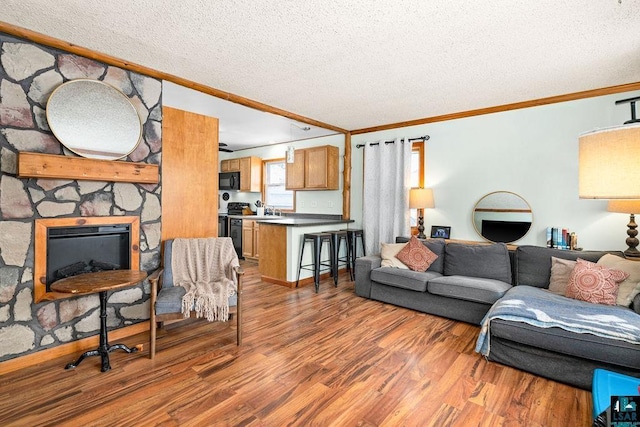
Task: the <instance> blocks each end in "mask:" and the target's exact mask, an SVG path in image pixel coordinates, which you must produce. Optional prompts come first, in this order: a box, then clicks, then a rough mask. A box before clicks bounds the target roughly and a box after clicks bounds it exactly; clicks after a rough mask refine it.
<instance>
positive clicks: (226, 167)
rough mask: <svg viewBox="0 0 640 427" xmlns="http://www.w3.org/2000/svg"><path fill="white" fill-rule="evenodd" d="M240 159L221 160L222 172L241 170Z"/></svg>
mask: <svg viewBox="0 0 640 427" xmlns="http://www.w3.org/2000/svg"><path fill="white" fill-rule="evenodd" d="M239 171H240V159H229V160H223V161H221V162H220V172H239Z"/></svg>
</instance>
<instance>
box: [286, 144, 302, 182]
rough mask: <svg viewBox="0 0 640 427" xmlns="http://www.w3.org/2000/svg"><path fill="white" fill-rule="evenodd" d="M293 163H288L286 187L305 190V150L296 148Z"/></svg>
mask: <svg viewBox="0 0 640 427" xmlns="http://www.w3.org/2000/svg"><path fill="white" fill-rule="evenodd" d="M293 160H294V162H293V163H287V164H286V165H287V168H286V181H285V187H286V188H287V190H304V150H295V151H294V153H293Z"/></svg>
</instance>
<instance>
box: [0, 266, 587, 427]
mask: <svg viewBox="0 0 640 427" xmlns="http://www.w3.org/2000/svg"><path fill="white" fill-rule="evenodd" d="M244 268H245V271H246V274H245V280H244V284H245V292H244V316H245V317H244V319H245V320H244V342H243V345H242V346H241V347H237V346H236V344H235V328H234V327H232V326H229V324H228V323H227V324H221V323H216V324H209V323H207V322H204V321H194V322H192V321H185V322H180V323H178V324H174V325H169V326H168V327H167V328H166V333H162V332H160V334H159V339H158V352H157V354H156V358H155V359H154V360H153V361H152V360H150V359H148V357H147V349H148V342H147V340H148V338H147V334H140V335H136V336H134V337H130V338H129V339H125V340H123V341H124V343H126V344H127V345H130V346H131V345H136V344H140V343H142V344H144V348H145V350H144V351H143V352H142V353H137V354H136V353H133V354H126V353H124V352H115V353H112V354H111V365H112V370H111V371H109V372H106V373H102V372H100V368H99V366H100V362H99V358H95V357H94V358H89V359H86V360H85V361H84V362H82V364H81V365H80V366H78V367H77V368H76V369H74V370H70V371H66V370H64V369H63V367H64V365H65V364H66V363H67V362H69V361H72V360H73V359H74V358H75V356H72V357H65V358H59V359H55V360H51V361H47V362H43V363H41V364H39V365H37V366H33V367H29V368H25V369H21V370H18V371H15V372H11V373H8V374H5V375H3V376H2V377H0V425H2V426H44V425H56V426H103V425H104V426H106V425H110V426H116V425H117V426H121V425H123V426H124V425H126V426H147V425H161V426H178V425H180V426H182V425H184V426H207V425H242V426H284V425H318V426H325V425H336V426H375V425H384V426H397V425H407V426H431V425H433V426H588V425H591V417H590V415H591V410H592V409H591V394H590V393H589V392H587V391H584V390H579V389H575V388H573V387H569V386H567V385H563V384H560V383H556V382H553V381H549V380H545V379H543V378H539V377H536V376H534V375H530V374H527V373H525V372H522V371H518V370H516V369H513V368H509V367H506V366H502V365H498V364H495V363H492V362H487V361H486V360H484V359H483V358H482V357H481V356H479V355H478V354H477V353H475V352H474V351H473V348H474V345H475V338H476V335H477V333H478V327H476V326H472V325H468V324H465V323H460V322H455V321H452V320H447V319H443V318H440V317H435V316H431V315H427V314H421V313H417V312H414V311H411V310H406V309H403V308H399V307H395V306H391V305H386V304H382V303H379V302H376V301H371V300H367V299H363V298H360V297H358V296H356V295H355V294H354V292H353V282H349V281H348V275H347V274H342V275H341V276H340V282H339V285H338V288H335V287H334V286H333V282H332V280H329V279H327V280H324V281H323V282H322V284H321V287H320V293H319V294H315V292H314V289H313V286H307V287H304V288H300V289H288V288H285V287H282V286H278V285H273V284H268V283H263V282H261V281H260V278H259V275H258V271H257V265H256V264H252V263H244Z"/></svg>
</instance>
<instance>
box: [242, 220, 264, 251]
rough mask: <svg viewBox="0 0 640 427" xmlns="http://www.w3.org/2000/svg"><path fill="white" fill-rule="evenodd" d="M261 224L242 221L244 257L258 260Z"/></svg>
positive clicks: (252, 221)
mask: <svg viewBox="0 0 640 427" xmlns="http://www.w3.org/2000/svg"><path fill="white" fill-rule="evenodd" d="M259 238H260V224H258V223H257V222H256V221H254V220H252V219H243V220H242V256H243V257H245V258H254V259H258V258H259V256H258V248H259V243H260V240H259Z"/></svg>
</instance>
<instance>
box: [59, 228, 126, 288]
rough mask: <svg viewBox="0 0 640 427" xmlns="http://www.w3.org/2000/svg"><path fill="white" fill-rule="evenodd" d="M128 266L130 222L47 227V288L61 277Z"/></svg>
mask: <svg viewBox="0 0 640 427" xmlns="http://www.w3.org/2000/svg"><path fill="white" fill-rule="evenodd" d="M130 267H131V225H130V224H115V225H98V226H88V227H87V226H80V227H53V228H49V229H48V230H47V278H46V285H47V292H50V285H51V283H53V282H55V281H56V280H59V279H62V278H65V277H70V276H75V275H78V274H83V273H90V272H94V271H103V270H119V269H129V268H130Z"/></svg>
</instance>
